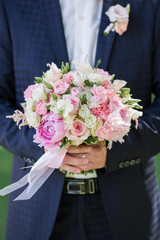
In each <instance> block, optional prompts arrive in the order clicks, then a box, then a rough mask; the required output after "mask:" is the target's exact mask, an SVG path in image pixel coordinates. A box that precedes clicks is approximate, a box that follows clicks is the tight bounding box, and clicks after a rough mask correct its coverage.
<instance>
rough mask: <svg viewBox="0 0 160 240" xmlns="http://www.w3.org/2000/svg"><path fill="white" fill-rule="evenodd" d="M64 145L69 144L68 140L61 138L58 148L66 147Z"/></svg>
mask: <svg viewBox="0 0 160 240" xmlns="http://www.w3.org/2000/svg"><path fill="white" fill-rule="evenodd" d="M66 144H71V141H70V140H68V138H67V137H65V138H63V140H62V141H61V145H60V148H63V147H65V146H66Z"/></svg>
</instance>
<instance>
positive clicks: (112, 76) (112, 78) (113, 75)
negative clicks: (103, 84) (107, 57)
mask: <svg viewBox="0 0 160 240" xmlns="http://www.w3.org/2000/svg"><path fill="white" fill-rule="evenodd" d="M114 77H115V74H112V75H111V79H110V81H111V82H113V80H114Z"/></svg>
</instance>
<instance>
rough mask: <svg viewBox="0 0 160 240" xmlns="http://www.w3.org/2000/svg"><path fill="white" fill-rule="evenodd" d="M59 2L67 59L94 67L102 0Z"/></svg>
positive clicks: (91, 175) (82, 176)
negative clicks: (86, 62) (87, 63)
mask: <svg viewBox="0 0 160 240" xmlns="http://www.w3.org/2000/svg"><path fill="white" fill-rule="evenodd" d="M59 2H60V6H61V12H62V20H63V26H64V33H65V38H66V44H67V51H68V57H69V61H70V62H72V61H73V60H77V61H85V60H87V61H88V62H89V63H90V64H91V66H92V67H94V64H95V55H96V47H97V39H98V31H99V25H100V19H101V12H102V4H103V0H59ZM71 68H73V66H72V65H71ZM66 177H73V178H93V177H97V174H96V171H94V172H93V173H89V174H87V175H86V176H84V175H83V174H73V175H66Z"/></svg>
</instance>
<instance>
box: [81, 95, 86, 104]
mask: <svg viewBox="0 0 160 240" xmlns="http://www.w3.org/2000/svg"><path fill="white" fill-rule="evenodd" d="M81 104H82V105H83V104H87V97H86V94H84V95H83V96H82V98H81Z"/></svg>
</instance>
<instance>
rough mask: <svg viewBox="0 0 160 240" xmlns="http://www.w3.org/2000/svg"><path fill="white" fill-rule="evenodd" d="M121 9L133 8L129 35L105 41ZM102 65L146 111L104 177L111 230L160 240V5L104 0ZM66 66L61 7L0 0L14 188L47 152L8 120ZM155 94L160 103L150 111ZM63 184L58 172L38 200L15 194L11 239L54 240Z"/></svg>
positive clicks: (152, 0)
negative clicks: (114, 12)
mask: <svg viewBox="0 0 160 240" xmlns="http://www.w3.org/2000/svg"><path fill="white" fill-rule="evenodd" d="M117 3H119V4H121V5H123V6H126V5H127V3H130V5H131V13H130V19H129V25H128V30H127V32H125V33H124V34H123V35H122V36H119V35H117V34H116V33H113V32H111V33H110V34H109V35H108V36H107V37H105V36H104V34H103V31H104V29H105V28H106V26H107V25H108V23H109V20H108V17H107V16H106V15H105V11H107V10H108V8H109V7H110V6H111V5H115V4H117ZM71 31H72V29H71ZM86 37H87V36H86ZM98 59H101V60H102V64H101V65H100V66H99V67H103V68H104V69H107V70H108V71H109V72H110V74H113V73H115V74H116V77H117V78H119V79H121V78H122V79H124V80H126V81H127V82H128V84H127V87H130V88H131V92H132V94H133V96H134V98H140V99H142V105H143V106H144V115H143V117H142V119H141V120H140V121H139V128H138V130H135V129H134V126H133V128H132V129H131V132H130V133H129V135H128V136H127V137H126V140H125V143H123V144H122V145H121V144H118V143H116V144H114V145H113V148H112V150H110V151H108V158H107V171H106V172H105V173H103V174H102V175H100V176H99V184H100V189H101V197H102V202H103V205H104V209H105V213H106V216H107V218H108V222H109V225H110V228H111V230H112V232H113V233H114V236H115V239H116V240H159V239H160V207H159V196H158V188H157V182H156V176H155V168H154V160H153V158H152V156H153V155H155V154H157V153H158V152H159V151H160V134H159V133H160V3H159V0H128V1H126V0H104V5H103V12H102V19H101V25H100V31H99V37H98V45H97V54H96V61H95V62H97V60H98ZM67 60H68V56H67V50H66V43H65V38H64V32H63V26H62V19H61V12H60V7H59V2H58V0H54V1H53V0H34V1H33V0H14V1H13V0H0V144H1V145H2V146H3V147H5V148H6V149H8V150H9V151H10V152H12V153H13V154H14V160H13V171H12V182H14V181H16V180H18V179H20V178H21V177H22V176H23V175H24V174H26V173H27V171H28V170H25V171H24V170H20V168H21V167H23V166H24V164H25V163H24V157H25V159H27V158H30V159H34V160H35V161H36V160H37V159H38V158H39V157H40V156H41V155H42V153H43V149H41V148H39V147H38V146H37V145H36V144H34V143H33V142H32V140H33V134H34V130H33V129H29V128H28V127H23V128H22V130H21V131H19V130H18V128H17V127H16V125H15V123H14V122H13V121H12V120H9V119H7V120H6V118H5V116H6V115H10V114H13V111H14V109H17V108H20V109H21V106H20V103H21V102H23V101H24V100H23V91H24V90H25V88H26V87H27V86H28V85H29V84H32V83H33V81H34V76H41V74H42V71H46V70H47V67H46V63H51V62H52V61H53V62H55V63H57V64H58V66H60V64H61V61H67ZM152 92H153V93H154V94H155V96H156V100H155V102H154V103H152V104H151V105H150V102H151V100H150V99H151V93H152ZM136 159H139V161H137V162H136ZM132 160H135V161H134V166H132V163H133V161H132ZM121 163H123V166H124V167H123V168H124V169H123V170H122V169H121V167H120V166H121V165H120V164H121ZM135 163H136V164H135ZM98 174H99V173H98ZM63 182H64V175H63V174H62V173H60V172H59V171H55V172H54V173H53V174H52V175H51V176H50V178H49V179H48V180H47V181H46V182H45V184H44V185H43V186H42V187H41V189H40V190H39V191H38V192H37V193H36V195H35V196H34V197H33V198H32V199H31V200H28V201H18V202H13V199H14V198H15V197H16V196H17V195H18V194H19V193H20V192H21V191H22V189H21V190H20V191H17V192H15V193H13V194H11V195H10V201H9V209H8V223H7V237H6V239H7V240H47V239H49V237H50V235H51V233H52V229H53V226H54V223H55V219H56V215H57V211H58V207H59V203H60V198H61V193H62V188H63ZM66 207H67V206H66ZM64 239H65V236H64Z"/></svg>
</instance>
